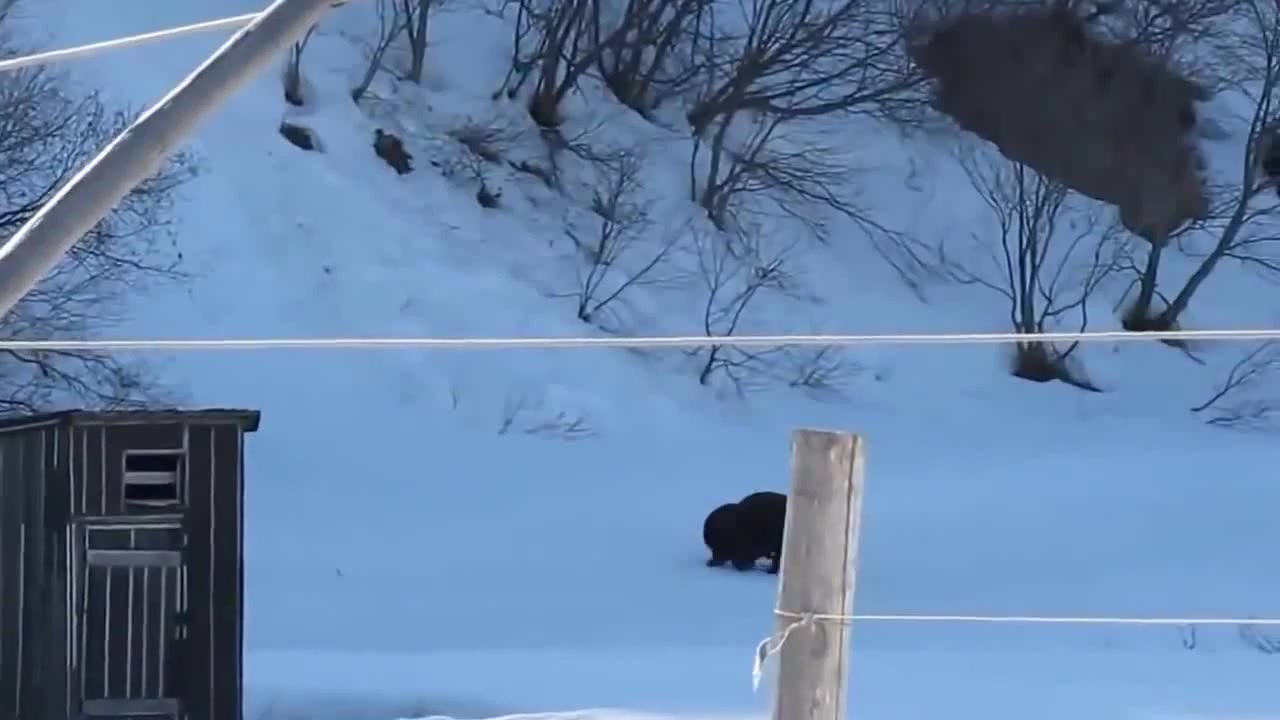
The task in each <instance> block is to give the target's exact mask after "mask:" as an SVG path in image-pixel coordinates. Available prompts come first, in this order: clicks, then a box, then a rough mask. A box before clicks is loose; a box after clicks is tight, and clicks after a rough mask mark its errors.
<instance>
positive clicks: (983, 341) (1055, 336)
mask: <svg viewBox="0 0 1280 720" xmlns="http://www.w3.org/2000/svg"><path fill="white" fill-rule="evenodd" d="M1151 340H1184V341H1197V340H1199V341H1216V340H1280V329H1264V330H1171V331H1166V332H1143V333H1136V332H1123V331H1107V332H1086V333H1042V334H1038V335H1022V334H1019V333H955V334H886V335H737V336H712V337H708V336H705V335H691V336H678V335H677V336H653V337H559V338H558V337H525V338H475V337H472V338H437V337H366V338H261V339H209V340H3V339H0V350H30V351H39V350H100V351H110V350H315V349H366V350H368V349H409V348H417V349H429V350H517V349H549V348H584V347H607V348H700V347H711V346H715V345H720V346H725V347H740V348H761V347H777V346H784V345H791V346H801V345H809V346H812V345H840V346H849V345H993V344H1016V343H1053V342H1147V341H1151Z"/></svg>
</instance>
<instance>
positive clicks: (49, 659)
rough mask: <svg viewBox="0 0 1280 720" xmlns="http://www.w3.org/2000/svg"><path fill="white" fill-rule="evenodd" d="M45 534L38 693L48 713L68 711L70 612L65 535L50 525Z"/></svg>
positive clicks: (69, 708)
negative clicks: (44, 595) (44, 600)
mask: <svg viewBox="0 0 1280 720" xmlns="http://www.w3.org/2000/svg"><path fill="white" fill-rule="evenodd" d="M45 534H46V537H48V538H49V556H48V560H49V562H48V571H47V572H48V574H47V576H46V578H45V580H46V582H48V597H49V608H48V610H47V611H46V612H47V615H46V625H45V627H46V631H45V636H46V637H47V642H46V647H45V659H44V667H45V672H44V677H45V678H46V681H45V683H44V691H43V693H41V696H42V697H43V702H44V704H45V706H46V707H48V708H50V710H49V712H50V713H53V712H55V710H54V708H60V709H61V711H62V712H63V713H65V714H70V712H71V705H70V703H69V702H68V689H67V673H68V671H69V665H70V655H71V648H70V636H69V633H68V622H67V620H68V614H69V612H70V603H69V599H70V598H69V595H68V586H69V583H68V582H67V570H66V552H67V548H66V544H67V536H66V533H65V532H63V531H60V530H59V529H56V528H54V527H50V526H46V528H45Z"/></svg>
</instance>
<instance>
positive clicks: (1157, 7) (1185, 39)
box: [1085, 0, 1240, 61]
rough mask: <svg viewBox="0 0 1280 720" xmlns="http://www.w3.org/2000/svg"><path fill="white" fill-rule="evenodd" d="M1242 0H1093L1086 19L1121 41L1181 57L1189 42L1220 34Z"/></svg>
mask: <svg viewBox="0 0 1280 720" xmlns="http://www.w3.org/2000/svg"><path fill="white" fill-rule="evenodd" d="M1239 4H1240V0H1134V1H1132V2H1120V0H1103V1H1100V2H1093V3H1092V5H1093V7H1092V8H1091V10H1090V12H1089V14H1088V15H1087V16H1086V18H1085V19H1086V21H1090V20H1097V21H1098V22H1094V23H1091V24H1092V25H1093V26H1094V27H1098V28H1101V29H1103V30H1104V31H1107V32H1108V34H1109V35H1110V36H1111V37H1113V38H1115V39H1118V40H1120V41H1123V42H1131V43H1136V44H1139V45H1142V46H1144V47H1146V48H1148V49H1149V50H1151V51H1152V52H1153V53H1154V54H1155V55H1156V56H1158V57H1162V58H1166V59H1170V60H1174V61H1178V60H1180V59H1183V58H1181V57H1180V55H1182V54H1184V53H1186V52H1187V51H1188V48H1189V46H1191V45H1193V44H1194V43H1197V42H1203V41H1205V40H1209V39H1211V38H1214V37H1215V36H1217V35H1218V33H1219V32H1220V31H1221V29H1222V28H1223V26H1224V23H1223V22H1222V21H1223V20H1224V19H1227V18H1229V16H1230V15H1231V14H1232V13H1233V12H1234V11H1235V10H1236V9H1237V7H1238V6H1239Z"/></svg>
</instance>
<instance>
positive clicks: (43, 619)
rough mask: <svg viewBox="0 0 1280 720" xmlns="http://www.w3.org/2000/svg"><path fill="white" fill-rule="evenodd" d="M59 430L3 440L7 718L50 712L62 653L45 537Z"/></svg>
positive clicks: (2, 661)
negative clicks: (54, 665) (55, 664)
mask: <svg viewBox="0 0 1280 720" xmlns="http://www.w3.org/2000/svg"><path fill="white" fill-rule="evenodd" d="M57 430H58V428H57V426H56V425H53V424H44V425H33V426H32V427H30V428H27V429H21V430H15V431H12V432H10V433H6V434H3V435H0V719H3V720H10V719H11V718H12V720H24V719H26V720H29V718H32V717H35V716H36V708H37V707H40V706H43V705H44V703H45V701H46V698H47V697H48V695H47V693H48V692H49V683H48V682H46V680H51V681H53V682H54V684H56V682H57V677H56V676H51V673H52V671H51V670H50V668H49V663H50V661H51V658H54V657H56V654H57V653H56V650H54V649H51V648H49V644H50V643H51V642H53V641H57V640H62V638H55V637H54V636H53V635H52V634H51V632H50V631H51V629H52V628H51V627H50V626H49V624H48V622H47V619H48V618H49V617H50V616H55V615H57V614H58V613H57V612H56V611H55V610H54V609H53V608H52V607H51V603H54V602H57V599H55V598H53V597H51V596H50V592H49V591H50V589H51V586H50V584H49V576H50V574H51V572H53V568H52V567H50V555H51V553H52V552H54V551H55V548H54V547H52V545H53V543H52V538H51V537H50V534H49V533H47V532H46V531H45V529H46V527H47V524H46V519H47V518H46V502H45V491H46V487H47V475H48V474H49V473H48V470H49V465H50V462H51V459H52V456H51V454H50V451H51V450H52V448H53V447H54V443H53V438H54V437H55V436H56V434H57Z"/></svg>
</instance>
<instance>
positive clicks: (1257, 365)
mask: <svg viewBox="0 0 1280 720" xmlns="http://www.w3.org/2000/svg"><path fill="white" fill-rule="evenodd" d="M1277 377H1280V343H1276V342H1275V341H1268V342H1264V343H1260V344H1259V345H1258V346H1257V347H1255V348H1254V349H1252V350H1250V351H1249V352H1247V353H1245V354H1244V355H1243V356H1242V357H1241V358H1240V359H1239V360H1238V361H1237V362H1236V363H1235V364H1234V365H1233V366H1232V367H1231V370H1230V371H1229V372H1228V373H1227V377H1226V378H1225V379H1224V380H1223V381H1222V382H1221V383H1220V384H1219V385H1218V387H1217V388H1215V389H1214V391H1213V394H1212V395H1210V396H1209V398H1208V399H1206V400H1205V401H1204V402H1202V403H1200V404H1198V405H1196V406H1195V407H1193V408H1191V412H1193V413H1207V415H1208V418H1209V419H1208V420H1207V421H1206V422H1207V423H1208V424H1210V425H1217V426H1219V427H1230V428H1237V429H1246V430H1266V429H1271V428H1273V427H1274V426H1275V423H1276V422H1277V420H1280V393H1269V392H1267V390H1266V389H1265V388H1264V387H1260V386H1262V385H1264V384H1265V383H1266V382H1267V381H1268V380H1270V381H1275V380H1276V379H1277Z"/></svg>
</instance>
